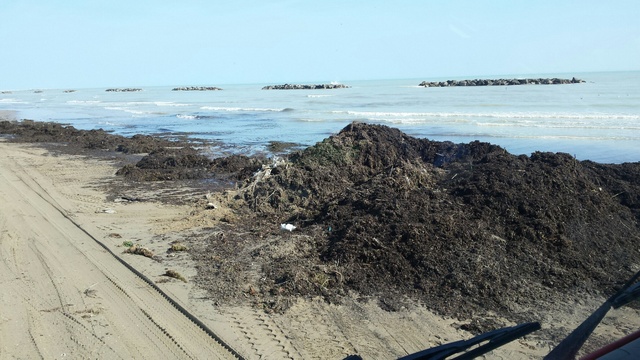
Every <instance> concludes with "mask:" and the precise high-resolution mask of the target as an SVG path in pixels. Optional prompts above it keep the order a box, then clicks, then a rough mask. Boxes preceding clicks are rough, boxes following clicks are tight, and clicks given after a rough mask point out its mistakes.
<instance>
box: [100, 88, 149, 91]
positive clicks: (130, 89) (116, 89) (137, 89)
mask: <svg viewBox="0 0 640 360" xmlns="http://www.w3.org/2000/svg"><path fill="white" fill-rule="evenodd" d="M105 91H106V92H135V91H142V89H140V88H113V89H107V90H105Z"/></svg>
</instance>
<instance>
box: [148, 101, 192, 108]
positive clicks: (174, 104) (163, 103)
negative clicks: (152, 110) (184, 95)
mask: <svg viewBox="0 0 640 360" xmlns="http://www.w3.org/2000/svg"><path fill="white" fill-rule="evenodd" d="M153 103H154V105H156V106H168V107H180V106H190V104H183V103H177V102H173V101H154V102H153Z"/></svg>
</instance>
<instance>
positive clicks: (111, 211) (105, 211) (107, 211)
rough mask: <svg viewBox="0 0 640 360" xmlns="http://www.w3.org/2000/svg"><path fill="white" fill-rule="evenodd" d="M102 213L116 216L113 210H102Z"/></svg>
mask: <svg viewBox="0 0 640 360" xmlns="http://www.w3.org/2000/svg"><path fill="white" fill-rule="evenodd" d="M102 213H104V214H115V213H116V211H115V210H113V209H112V208H106V209H102Z"/></svg>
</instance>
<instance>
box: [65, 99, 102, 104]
mask: <svg viewBox="0 0 640 360" xmlns="http://www.w3.org/2000/svg"><path fill="white" fill-rule="evenodd" d="M100 103H102V101H100V100H69V101H67V104H72V105H85V104H86V105H94V104H100Z"/></svg>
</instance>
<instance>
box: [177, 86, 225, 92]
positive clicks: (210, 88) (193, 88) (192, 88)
mask: <svg viewBox="0 0 640 360" xmlns="http://www.w3.org/2000/svg"><path fill="white" fill-rule="evenodd" d="M217 90H222V89H221V88H219V87H215V86H182V87H177V88H173V89H171V91H217Z"/></svg>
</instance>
